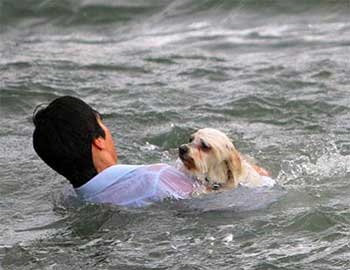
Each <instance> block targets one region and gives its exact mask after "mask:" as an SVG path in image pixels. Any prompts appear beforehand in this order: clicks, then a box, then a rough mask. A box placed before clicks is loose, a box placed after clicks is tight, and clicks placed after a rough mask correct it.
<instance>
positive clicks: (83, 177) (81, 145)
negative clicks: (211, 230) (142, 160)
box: [33, 96, 197, 206]
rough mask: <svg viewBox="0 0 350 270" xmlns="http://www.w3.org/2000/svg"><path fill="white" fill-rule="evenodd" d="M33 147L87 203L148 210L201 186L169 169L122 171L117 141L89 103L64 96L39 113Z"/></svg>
mask: <svg viewBox="0 0 350 270" xmlns="http://www.w3.org/2000/svg"><path fill="white" fill-rule="evenodd" d="M33 122H34V125H35V130H34V133H33V146H34V149H35V151H36V153H37V154H38V155H39V156H40V158H41V159H42V160H43V161H44V162H45V163H46V164H47V165H49V166H50V167H51V168H52V169H54V170H55V171H56V172H58V173H59V174H61V175H63V176H64V177H65V178H67V179H68V180H69V181H70V183H71V184H72V185H73V187H74V188H75V191H76V192H77V194H78V195H79V196H80V197H81V198H82V199H84V200H87V201H91V202H96V203H112V204H116V205H123V206H145V205H149V204H151V203H153V202H157V201H161V200H163V199H165V198H174V199H184V198H189V197H190V196H191V194H192V192H193V191H194V189H195V188H196V187H197V183H196V182H195V181H193V180H192V179H190V178H188V177H187V176H186V175H184V174H183V173H182V172H180V171H178V170H177V169H175V168H173V167H171V166H169V165H166V164H152V165H117V160H118V156H117V152H116V150H115V147H114V143H113V139H112V135H111V133H110V131H109V129H108V128H107V127H106V126H105V125H104V124H103V122H102V119H101V116H100V115H99V113H98V112H97V111H95V110H93V109H92V108H91V107H90V106H89V105H87V104H86V103H85V102H84V101H82V100H80V99H78V98H74V97H70V96H64V97H60V98H57V99H56V100H54V101H53V102H51V103H50V104H49V105H48V106H47V107H46V108H44V109H41V110H39V111H38V112H36V113H34V116H33Z"/></svg>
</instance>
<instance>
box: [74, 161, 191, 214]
mask: <svg viewBox="0 0 350 270" xmlns="http://www.w3.org/2000/svg"><path fill="white" fill-rule="evenodd" d="M197 185H198V184H197V183H196V182H195V181H194V180H193V179H191V178H189V177H187V176H186V175H185V174H184V173H182V172H181V171H179V170H177V169H176V168H174V167H172V166H169V165H167V164H152V165H114V166H111V167H109V168H107V169H105V170H103V171H102V172H100V173H99V174H98V175H96V176H95V177H94V178H92V179H91V180H90V181H89V182H87V183H85V184H84V185H82V186H81V187H79V188H76V189H75V191H76V193H77V194H78V196H79V197H81V198H82V199H83V200H86V201H90V202H96V203H112V204H116V205H122V206H133V207H140V206H146V205H149V204H151V203H154V202H158V201H161V200H163V199H165V198H172V199H186V198H189V197H190V196H191V194H192V192H193V191H194V190H195V188H196V186H197Z"/></svg>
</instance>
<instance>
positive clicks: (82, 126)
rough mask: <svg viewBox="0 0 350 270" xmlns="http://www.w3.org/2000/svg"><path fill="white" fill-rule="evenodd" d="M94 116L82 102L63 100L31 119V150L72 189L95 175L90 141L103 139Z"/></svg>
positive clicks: (60, 99)
mask: <svg viewBox="0 0 350 270" xmlns="http://www.w3.org/2000/svg"><path fill="white" fill-rule="evenodd" d="M97 116H98V113H97V112H96V111H94V110H93V109H92V108H91V107H90V106H89V105H87V104H86V103H85V102H84V101H82V100H80V99H78V98H74V97H70V96H64V97H60V98H57V99H55V100H54V101H53V102H51V103H50V104H49V105H48V106H47V107H46V108H44V109H41V110H39V111H38V112H36V113H35V115H34V116H33V122H34V125H35V130H34V133H33V146H34V149H35V151H36V152H37V154H38V155H39V156H40V157H41V159H42V160H43V161H44V162H45V163H46V164H47V165H49V166H50V167H51V168H52V169H54V170H55V171H57V172H58V173H59V174H61V175H63V176H64V177H66V178H67V179H68V180H69V181H70V182H71V183H72V185H73V186H74V187H79V186H81V185H83V184H84V183H86V182H87V181H89V180H90V179H91V178H92V177H94V176H95V175H96V174H97V171H96V169H95V167H94V164H93V160H92V150H91V147H92V146H91V145H92V142H93V139H95V138H98V137H103V138H104V137H105V133H104V131H103V130H102V128H101V127H100V125H99V124H98V122H97Z"/></svg>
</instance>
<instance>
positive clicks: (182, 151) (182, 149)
mask: <svg viewBox="0 0 350 270" xmlns="http://www.w3.org/2000/svg"><path fill="white" fill-rule="evenodd" d="M187 153H188V147H187V145H185V144H183V145H181V146H180V147H179V155H180V156H183V155H185V154H187Z"/></svg>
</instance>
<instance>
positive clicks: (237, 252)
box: [0, 0, 350, 270]
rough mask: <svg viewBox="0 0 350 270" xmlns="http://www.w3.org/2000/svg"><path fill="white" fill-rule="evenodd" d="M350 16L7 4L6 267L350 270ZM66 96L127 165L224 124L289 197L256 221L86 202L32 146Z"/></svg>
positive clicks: (339, 6)
mask: <svg viewBox="0 0 350 270" xmlns="http://www.w3.org/2000/svg"><path fill="white" fill-rule="evenodd" d="M349 14H350V3H349V1H341V0H339V1H331V0H329V1H325V0H324V1H322V0H321V1H316V0H314V1H301V0H296V1H268V0H266V1H258V0H255V1H250V0H246V1H244V0H242V1H229V0H225V1H219V0H215V1H214V0H210V1H195V0H191V1H185V0H181V1H160V0H154V1H152V0H148V1H126V0H121V1H112V0H104V1H103V0H101V1H98V0H79V1H73V0H64V1H54V0H40V1H37V0H31V1H30V0H28V1H20V0H0V105H1V106H0V114H1V118H0V126H1V128H0V145H1V150H0V181H1V182H0V262H1V264H0V265H1V266H0V269H1V268H3V269H259V270H260V269H331V270H333V269H339V270H344V269H350V244H349V239H350V210H349V205H350V197H349V193H350V182H349V176H350V138H349V132H350V113H349V107H350V99H349V87H350V79H349V78H350V76H349V74H350V57H349V55H350V19H349V18H350V17H349ZM62 95H74V96H78V97H80V98H82V99H84V100H85V101H86V102H88V103H89V104H91V105H93V106H94V107H95V108H96V109H98V110H99V111H101V112H102V114H103V115H104V119H105V122H106V123H107V125H108V126H109V127H110V129H111V131H112V133H113V134H114V138H115V140H116V143H117V148H118V151H119V155H120V160H121V162H122V163H131V164H146V163H152V162H166V163H172V162H174V160H175V159H176V147H177V146H178V145H179V144H181V143H183V142H185V141H187V137H188V135H189V134H190V133H191V132H192V131H194V130H195V129H197V128H200V127H214V128H219V129H221V130H222V131H224V132H226V133H227V134H228V135H229V136H230V137H231V138H232V139H233V140H234V142H235V144H236V146H237V148H238V149H239V150H240V151H241V152H243V153H246V154H249V155H251V156H254V157H255V158H256V159H257V160H258V162H259V163H260V164H263V165H264V167H266V168H268V169H269V170H270V171H271V172H272V174H273V176H274V178H275V179H277V181H278V183H279V184H280V185H281V186H282V187H283V188H284V189H285V191H286V194H285V195H284V196H283V197H281V198H279V199H278V200H277V201H275V202H274V203H272V204H266V205H265V207H259V208H258V209H255V210H252V208H250V207H247V208H244V205H245V204H243V205H242V204H241V205H240V206H241V207H240V208H239V209H237V208H232V209H226V210H225V211H223V210H217V211H209V212H201V211H198V210H193V209H189V208H186V207H184V206H181V207H180V206H178V205H176V204H174V203H172V202H165V203H164V204H162V205H155V206H153V207H150V208H147V209H135V210H125V209H120V208H118V207H110V206H96V205H81V204H79V203H78V202H76V201H74V200H70V199H69V198H66V197H67V195H66V194H67V191H65V190H67V189H69V186H68V184H67V183H66V181H65V180H64V179H63V178H62V177H60V176H58V175H57V174H55V173H54V172H52V171H51V170H50V169H48V168H47V167H46V166H45V165H44V164H43V163H42V162H41V161H40V160H39V159H38V158H37V156H36V155H35V153H34V152H33V149H32V147H31V134H32V131H33V126H32V124H31V114H32V112H33V109H34V107H35V106H36V105H37V104H39V103H43V102H49V101H51V100H52V99H54V98H56V97H59V96H62ZM240 194H243V193H240ZM233 195H234V194H233ZM265 195H266V194H265ZM265 195H264V196H261V197H259V196H257V197H256V198H255V199H256V200H257V204H261V202H263V200H264V198H265V197H266V196H265ZM241 197H242V196H241ZM237 198H240V196H237ZM242 200H244V199H242ZM259 200H262V201H259ZM208 202H211V200H208ZM252 203H253V204H254V203H255V202H254V201H253V202H252V201H249V202H248V201H247V204H248V205H250V206H251V205H252ZM198 204H199V205H202V206H203V201H199V202H198ZM253 208H254V207H253Z"/></svg>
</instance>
